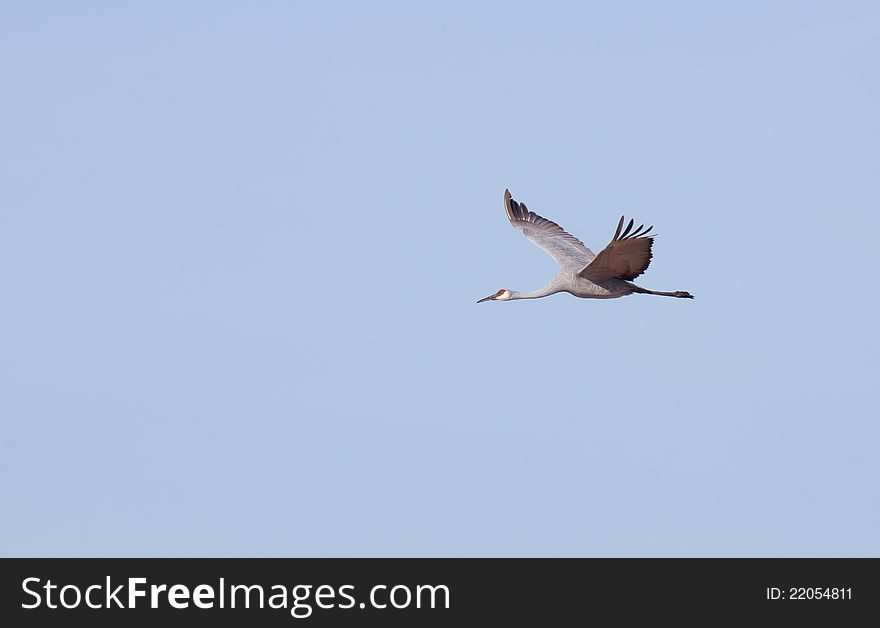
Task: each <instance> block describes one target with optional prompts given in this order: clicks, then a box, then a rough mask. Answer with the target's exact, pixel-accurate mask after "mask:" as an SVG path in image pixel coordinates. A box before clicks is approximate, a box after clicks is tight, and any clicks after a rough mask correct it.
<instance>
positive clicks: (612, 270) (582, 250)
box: [477, 190, 694, 303]
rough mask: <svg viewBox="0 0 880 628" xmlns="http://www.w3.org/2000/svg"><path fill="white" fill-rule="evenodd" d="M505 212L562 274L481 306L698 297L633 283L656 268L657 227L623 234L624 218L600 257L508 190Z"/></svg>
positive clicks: (502, 292)
mask: <svg viewBox="0 0 880 628" xmlns="http://www.w3.org/2000/svg"><path fill="white" fill-rule="evenodd" d="M504 209H505V210H506V211H507V218H508V219H509V220H510V224H511V225H513V228H514V229H518V230H520V231H522V232H523V233H524V234H525V236H526V237H527V238H528V239H529V240H531V241H532V242H534V243H535V244H537V245H538V246H539V247H541V248H542V249H544V251H546V252H547V253H548V254H549V255H550V257H552V258H553V259H554V260H556V263H557V264H559V265H560V266H561V267H562V270H560V271H559V272H558V273H557V274H556V276H555V277H553V279H551V280H550V283H548V284H547V285H546V286H544V287H543V288H540V289H538V290H533V291H531V292H516V291H515V290H504V289H502V290H499V291H498V292H496V293H495V294H490V295H489V296H488V297H485V298H483V299H480V300H479V301H477V303H482V302H483V301H515V300H517V299H540V298H541V297H546V296H549V295H551V294H555V293H557V292H568V293H570V294H573V295H574V296H576V297H581V298H583V299H616V298H617V297H623V296H626V295H628V294H633V293H636V294H657V295H660V296H664V297H677V298H679V299H693V298H694V297H693V296H692V295H691V293H689V292H684V291H682V290H677V291H675V292H658V291H656V290H648V289H647V288H642V287H641V286H637V285H636V284H634V283H632V280H633V279H635V278H636V277H638V276H639V275H641V274H642V273H643V272H645V269H646V268H648V264H650V263H651V245H652V244H653V243H654V236H653V234H651V233H650V231H651V229H653V227H648V228H647V229H645V228H644V227H645V226H644V225H639V227H638V228H637V229H636V230H635V231H633V230H632V227H633V220H632V219H630V221H629V223H627V225H626V229H624V227H623V220H624V218H623V216H621V217H620V222H618V223H617V230H616V231H615V232H614V237H613V238H611V242H609V243H608V246H606V247H605V248H604V249H602V250H601V251H599V254H598V255H596V254H595V253H593V252H592V251H591V250H590V249H588V248H587V247H586V246H584V243H583V242H581V241H580V240H578V239H577V238H576V237H574V236H573V235H571V234H570V233H567V232H566V231H565V230H564V229H563V228H562V227H560V226H559V225H557V224H556V223H555V222H553V221H552V220H547V219H546V218H542V217H541V216H539V215H538V214H536V213H535V212H531V211H529V210H528V208H527V207H526V206H525V203H518V202H516V201H515V200H513V199H512V198H511V197H510V191H509V190H504Z"/></svg>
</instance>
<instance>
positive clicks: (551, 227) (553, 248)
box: [504, 190, 596, 268]
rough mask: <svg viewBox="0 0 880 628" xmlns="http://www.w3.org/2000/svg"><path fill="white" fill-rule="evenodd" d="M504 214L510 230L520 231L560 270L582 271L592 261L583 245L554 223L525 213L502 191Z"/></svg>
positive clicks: (524, 207) (591, 254)
mask: <svg viewBox="0 0 880 628" xmlns="http://www.w3.org/2000/svg"><path fill="white" fill-rule="evenodd" d="M504 210H505V211H506V212H507V218H508V219H509V220H510V224H511V225H513V228H514V229H518V230H519V231H522V232H523V233H524V234H525V236H526V237H527V238H528V239H529V240H531V241H532V242H533V243H534V244H536V245H537V246H538V247H540V248H541V249H543V250H544V251H545V252H546V253H547V254H548V255H550V257H552V258H553V259H554V260H556V263H557V264H559V265H560V266H562V267H563V268H565V267H567V266H576V267H578V268H582V267H583V266H584V265H586V264H589V263H590V262H591V261H592V260H593V259H594V258H595V257H596V254H595V253H593V252H592V251H591V250H590V249H588V248H587V247H586V246H585V245H584V243H583V242H581V241H580V240H578V239H577V238H576V237H574V236H573V235H571V234H570V233H568V232H567V231H566V230H565V229H563V228H562V227H560V226H559V225H557V224H556V223H555V222H553V221H552V220H547V219H546V218H544V217H542V216H539V215H538V214H536V213H535V212H532V211H529V209H528V207H526V205H525V203H518V202H517V201H515V200H513V199H512V198H511V196H510V191H509V190H504Z"/></svg>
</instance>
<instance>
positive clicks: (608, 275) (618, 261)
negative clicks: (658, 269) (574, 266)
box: [578, 216, 654, 281]
mask: <svg viewBox="0 0 880 628" xmlns="http://www.w3.org/2000/svg"><path fill="white" fill-rule="evenodd" d="M623 221H624V217H623V216H621V217H620V222H618V223H617V230H616V231H615V232H614V237H613V238H612V239H611V242H609V243H608V246H606V247H605V248H604V249H602V250H601V251H599V254H598V255H597V256H596V257H595V259H593V260H592V261H591V262H590V263H588V264H587V265H586V266H585V267H584V268H583V269H582V270H581V271H580V272H579V273H578V275H580V276H581V277H583V278H585V279H589V280H590V281H603V280H607V279H624V280H626V281H631V280H633V279H635V278H636V277H638V276H639V275H641V274H642V273H643V272H645V270H646V269H647V268H648V265H649V264H650V263H651V256H652V253H651V247H652V246H653V244H654V237H653V235H648V234H649V233H650V231H651V229H653V228H654V227H653V226H651V227H648V228H647V229H645V228H644V226H645V225H644V224H642V225H639V227H638V229H636V230H635V231H632V233H630V231H631V230H632V226H633V224H635V221H634V220H632V219H630V221H629V223H628V224H627V226H626V229H625V230H624V231H623V233H621V229H623Z"/></svg>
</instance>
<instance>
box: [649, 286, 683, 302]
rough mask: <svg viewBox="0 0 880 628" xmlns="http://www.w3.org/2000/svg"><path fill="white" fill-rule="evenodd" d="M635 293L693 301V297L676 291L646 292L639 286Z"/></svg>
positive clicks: (681, 291)
mask: <svg viewBox="0 0 880 628" xmlns="http://www.w3.org/2000/svg"><path fill="white" fill-rule="evenodd" d="M636 292H637V293H639V294H656V295H657V296H660V297H675V298H676V299H693V298H694V295H692V294H691V293H690V292H686V291H685V290H676V291H675V292H661V291H659V290H648V289H647V288H642V287H641V286H636Z"/></svg>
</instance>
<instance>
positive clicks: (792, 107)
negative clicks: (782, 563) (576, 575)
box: [0, 2, 880, 556]
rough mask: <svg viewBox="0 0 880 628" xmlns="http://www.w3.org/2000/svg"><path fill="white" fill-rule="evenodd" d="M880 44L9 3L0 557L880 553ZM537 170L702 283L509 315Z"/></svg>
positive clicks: (689, 16) (877, 25) (590, 18)
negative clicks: (522, 215)
mask: <svg viewBox="0 0 880 628" xmlns="http://www.w3.org/2000/svg"><path fill="white" fill-rule="evenodd" d="M532 4H533V3H532ZM878 32H880V10H878V8H877V6H876V4H875V3H870V2H862V3H858V2H837V3H808V2H771V3H768V2H738V3H724V4H722V3H701V2H672V3H662V4H661V3H649V2H642V3H638V2H632V3H613V4H612V3H593V4H591V3H570V4H568V3H561V4H550V5H548V4H547V3H542V4H541V5H540V6H539V5H534V4H533V6H530V5H521V4H511V3H481V4H480V6H474V5H472V4H470V3H461V4H455V3H443V4H442V5H440V4H439V3H434V4H433V6H430V7H428V6H411V3H394V4H389V3H380V4H378V5H375V4H370V5H369V6H367V5H362V4H361V3H359V4H354V3H351V4H345V3H335V4H331V3H321V4H320V5H318V4H315V5H314V6H308V5H306V4H305V3H301V4H295V3H288V2H277V3H272V2H264V3H259V5H258V6H250V5H246V4H245V3H214V2H211V3H208V2H192V3H185V4H180V3H171V2H154V3H109V2H91V3H73V4H72V3H37V2H34V3H14V4H9V3H7V5H5V6H4V7H3V8H2V9H0V77H2V84H3V98H2V99H0V286H2V290H3V300H2V301H3V307H2V308H0V346H2V359H0V421H2V423H0V426H2V438H0V471H2V473H0V498H2V503H3V504H4V514H3V516H2V518H0V554H2V555H7V556H19V555H30V556H42V555H53V556H54V555H63V556H67V555H72V556H83V555H94V556H123V555H125V556H178V555H182V556H203V555H204V556H866V555H870V556H877V555H880V536H878V534H877V530H878V529H880V489H878V482H877V478H878V476H880V461H878V456H877V443H878V439H880V424H878V419H880V401H878V397H877V384H878V381H880V377H878V376H880V372H878V371H880V369H878V355H880V335H878V331H877V323H876V321H877V320H878V310H880V307H878V305H880V302H878V296H877V291H876V290H875V289H874V284H875V283H876V276H877V272H876V270H875V266H876V254H875V251H876V244H875V239H876V232H877V231H878V228H880V219H878V215H880V200H878V190H880V170H878V164H880V143H878V137H880V135H878V132H880V128H878V121H880V117H878V115H877V110H876V108H877V102H878V101H880V40H878V38H877V33H878ZM505 187H509V188H510V189H511V191H512V192H513V194H514V196H515V197H516V198H518V199H520V200H522V201H524V202H526V203H527V204H528V206H529V208H530V209H532V210H533V211H536V212H538V213H540V214H542V215H544V216H546V217H548V218H550V219H553V220H555V221H557V222H558V223H560V224H561V225H562V226H563V227H565V228H566V229H568V230H569V231H571V232H572V233H573V234H575V235H577V236H578V237H580V238H581V239H582V240H584V242H586V244H587V245H588V246H591V247H592V248H593V249H594V250H599V249H601V248H602V247H603V246H604V245H605V244H606V243H607V241H608V240H609V239H610V237H611V235H612V234H613V231H614V227H615V226H616V223H617V219H618V217H619V216H620V214H622V213H625V214H627V215H628V216H630V215H631V216H634V217H635V218H636V220H637V222H645V223H646V224H654V225H655V230H656V232H657V233H658V234H659V236H658V238H657V240H656V242H655V246H654V261H653V263H652V265H651V267H650V269H649V270H648V272H647V273H646V274H645V276H644V277H642V278H641V279H640V283H641V284H642V285H644V286H646V287H649V288H652V289H657V290H689V291H690V292H692V293H693V294H694V295H696V299H695V300H694V301H683V300H676V299H664V298H659V297H643V296H632V297H628V298H624V299H619V300H611V301H587V300H580V299H575V298H572V297H570V296H568V295H556V296H553V297H550V298H547V299H542V300H539V301H528V302H514V303H489V304H481V305H479V306H478V305H476V304H475V301H476V299H478V298H480V297H482V296H485V295H487V294H490V293H491V292H494V291H496V290H498V289H499V288H508V289H515V290H531V289H534V288H537V287H540V286H541V285H543V284H544V282H545V281H546V280H547V279H548V278H549V277H550V276H552V274H553V273H554V272H555V266H554V263H553V261H552V260H551V259H550V258H549V257H547V256H546V255H545V254H544V253H543V252H541V251H540V250H539V249H537V248H535V247H534V246H532V245H531V244H530V243H529V242H528V241H527V240H526V239H525V238H523V237H522V235H520V234H518V233H517V232H515V231H514V230H513V229H511V228H510V227H509V225H508V224H507V221H506V219H505V216H504V212H503V208H502V203H501V198H502V193H503V191H504V189H505Z"/></svg>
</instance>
